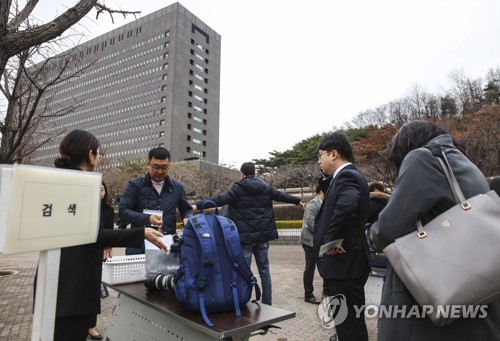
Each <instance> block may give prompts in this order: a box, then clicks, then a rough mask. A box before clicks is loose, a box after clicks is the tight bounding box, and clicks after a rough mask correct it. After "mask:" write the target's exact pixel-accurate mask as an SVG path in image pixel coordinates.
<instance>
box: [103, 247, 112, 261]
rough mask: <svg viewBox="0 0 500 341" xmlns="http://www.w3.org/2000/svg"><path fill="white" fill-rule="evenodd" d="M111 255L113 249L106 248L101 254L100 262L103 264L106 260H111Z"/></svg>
mask: <svg viewBox="0 0 500 341" xmlns="http://www.w3.org/2000/svg"><path fill="white" fill-rule="evenodd" d="M112 253H113V249H112V248H110V247H107V248H105V249H104V252H103V257H102V260H103V261H104V262H105V261H107V260H108V258H111V257H112Z"/></svg>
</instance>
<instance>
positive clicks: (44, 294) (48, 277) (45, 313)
mask: <svg viewBox="0 0 500 341" xmlns="http://www.w3.org/2000/svg"><path fill="white" fill-rule="evenodd" d="M60 259H61V249H55V250H48V251H40V258H39V261H38V272H37V283H36V300H35V314H34V316H33V329H32V334H31V340H32V341H45V340H47V341H49V340H53V339H54V327H55V322H56V305H57V282H58V278H59V261H60Z"/></svg>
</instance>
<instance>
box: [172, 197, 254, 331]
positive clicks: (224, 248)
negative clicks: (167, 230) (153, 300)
mask: <svg viewBox="0 0 500 341" xmlns="http://www.w3.org/2000/svg"><path fill="white" fill-rule="evenodd" d="M208 202H209V203H211V204H213V205H214V206H216V205H215V203H213V202H211V201H208ZM179 257H180V267H179V270H178V271H177V274H176V276H175V279H174V285H175V287H174V292H175V297H176V299H177V301H179V302H181V303H183V305H184V307H185V308H186V309H187V310H190V311H199V312H201V314H202V316H203V320H204V321H205V323H206V324H207V325H208V326H210V327H213V326H214V324H213V323H212V322H211V321H210V320H209V318H208V316H207V313H209V312H224V311H226V312H227V311H236V316H238V317H240V316H241V310H240V307H241V306H244V305H245V304H247V303H248V301H249V300H250V298H251V296H252V289H253V287H255V295H256V300H255V301H258V300H260V288H259V286H258V284H257V280H256V278H255V277H254V275H253V273H252V271H251V270H250V268H249V266H248V264H247V263H246V261H245V259H244V257H243V253H242V250H241V245H240V238H239V236H238V230H237V228H236V225H235V224H234V222H233V221H232V220H230V219H227V218H225V217H222V216H219V215H218V210H217V208H215V214H208V213H203V208H202V209H201V211H200V213H199V214H197V215H194V216H192V217H191V218H189V222H188V223H187V224H186V226H185V227H184V231H183V233H182V237H181V239H180V241H179Z"/></svg>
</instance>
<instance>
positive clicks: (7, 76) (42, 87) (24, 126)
mask: <svg viewBox="0 0 500 341" xmlns="http://www.w3.org/2000/svg"><path fill="white" fill-rule="evenodd" d="M37 4H38V0H28V1H26V3H25V5H24V7H23V8H20V7H21V6H20V4H19V2H18V1H17V0H14V1H13V0H1V1H0V77H1V81H0V84H1V85H0V91H1V93H2V95H3V98H0V104H1V105H2V110H1V111H0V133H1V136H0V139H1V145H0V163H13V162H23V161H25V160H26V157H27V156H28V155H30V154H31V153H32V152H33V151H34V150H36V149H37V148H39V147H40V146H42V145H43V144H45V143H47V142H48V141H49V140H50V139H51V138H53V137H55V136H57V135H58V134H61V133H62V132H63V131H61V130H59V131H55V132H54V133H53V134H52V135H51V136H48V135H45V136H42V135H36V131H37V127H38V126H39V125H40V124H43V122H45V121H47V120H48V119H49V118H51V117H55V116H61V115H65V114H67V113H69V112H71V111H74V110H75V109H76V108H77V107H78V106H79V105H80V104H79V103H78V100H76V101H75V103H73V104H71V105H69V106H67V107H65V108H57V107H55V106H54V105H53V103H51V98H52V95H51V94H50V90H51V89H53V88H55V87H57V86H59V85H61V84H63V83H64V82H67V81H68V80H69V79H71V78H73V77H77V76H78V75H79V74H80V73H81V72H83V71H84V69H85V68H86V67H88V66H90V64H91V63H92V61H91V62H89V61H87V64H86V65H79V66H77V64H78V63H77V58H75V56H76V55H75V54H72V52H71V51H69V52H66V53H62V54H59V55H57V56H55V55H56V54H57V53H58V52H60V51H62V50H63V49H64V47H68V46H67V45H65V44H64V41H63V40H61V39H59V38H58V37H60V36H61V35H63V34H65V36H64V38H63V39H66V37H69V35H67V31H68V29H70V28H71V27H72V26H73V25H75V24H76V23H78V22H79V21H80V20H81V19H82V18H83V17H84V16H85V15H87V14H88V13H89V12H90V11H91V10H92V9H93V8H95V9H96V11H97V15H96V17H98V16H99V14H101V13H103V12H107V13H109V14H110V16H111V18H113V14H115V13H120V14H123V15H124V16H125V15H127V14H133V15H135V14H137V13H139V12H127V11H117V10H113V9H111V8H108V7H106V6H105V5H103V4H101V3H100V2H99V1H98V0H80V1H78V2H77V3H76V4H75V5H74V6H73V7H71V8H69V9H68V10H67V11H66V12H64V13H63V14H62V15H60V16H58V17H57V18H55V19H54V20H52V21H50V22H48V23H45V24H40V25H39V24H37V23H35V21H34V20H33V19H32V18H31V13H32V12H33V10H34V9H35V7H36V6H37ZM69 46H74V44H69ZM55 47H57V48H55ZM41 60H44V62H41V63H40V64H36V62H40V61H41ZM39 106H40V107H39ZM4 110H5V111H4Z"/></svg>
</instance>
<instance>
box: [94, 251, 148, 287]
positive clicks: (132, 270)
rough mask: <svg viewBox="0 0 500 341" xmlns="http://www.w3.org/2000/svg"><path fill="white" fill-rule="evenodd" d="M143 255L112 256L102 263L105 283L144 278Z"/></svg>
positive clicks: (144, 259)
mask: <svg viewBox="0 0 500 341" xmlns="http://www.w3.org/2000/svg"><path fill="white" fill-rule="evenodd" d="M145 262H146V257H145V255H132V256H113V257H111V258H109V259H108V260H107V261H105V262H104V263H103V264H102V281H103V282H104V283H106V284H123V283H133V282H140V281H143V280H144V279H146V264H145Z"/></svg>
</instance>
